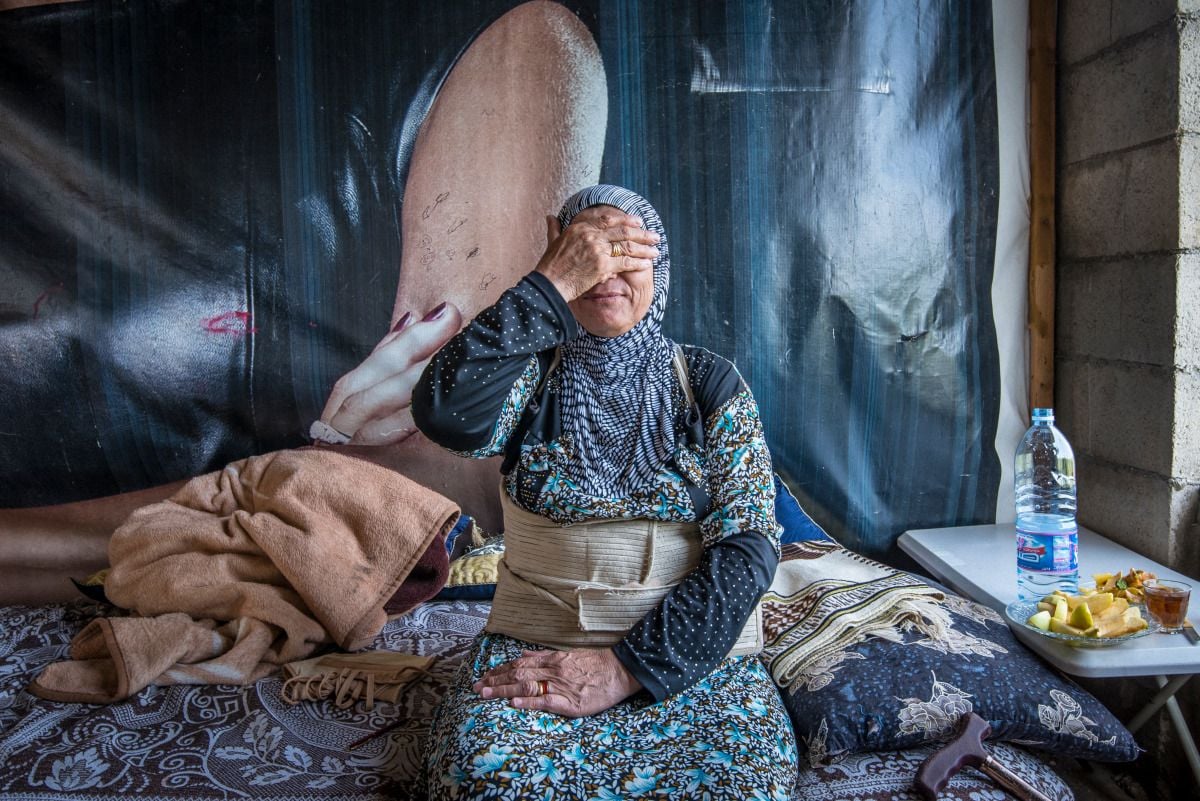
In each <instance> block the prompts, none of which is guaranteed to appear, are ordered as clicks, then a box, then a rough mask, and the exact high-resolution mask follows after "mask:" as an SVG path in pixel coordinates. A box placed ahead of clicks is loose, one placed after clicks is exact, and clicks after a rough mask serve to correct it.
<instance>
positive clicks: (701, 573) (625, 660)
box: [613, 532, 779, 701]
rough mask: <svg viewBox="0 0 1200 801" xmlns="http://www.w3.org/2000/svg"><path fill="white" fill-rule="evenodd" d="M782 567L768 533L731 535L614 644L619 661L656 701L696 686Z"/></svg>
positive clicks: (734, 639) (735, 636)
mask: <svg viewBox="0 0 1200 801" xmlns="http://www.w3.org/2000/svg"><path fill="white" fill-rule="evenodd" d="M778 563H779V558H778V556H776V553H775V548H774V545H773V544H772V543H771V542H770V540H768V539H767V538H766V537H764V536H762V535H761V534H757V533H755V532H742V533H739V534H734V535H732V536H730V537H727V538H726V539H724V540H722V541H721V542H720V543H718V544H717V545H715V546H713V547H712V548H709V549H708V550H707V551H705V552H704V555H703V556H702V557H701V560H700V564H699V565H698V566H697V567H696V568H695V569H694V570H693V571H692V572H691V573H689V574H688V575H687V576H686V577H685V578H684V580H683V581H681V582H680V583H679V584H678V585H676V586H675V588H674V589H672V590H671V592H669V593H668V594H667V596H666V597H665V598H663V600H662V602H661V603H660V604H659V605H658V607H656V608H655V609H654V610H652V611H651V612H649V613H648V614H647V615H646V616H645V617H644V618H642V620H641V621H639V622H638V624H637V625H635V626H634V627H633V628H632V629H631V630H630V631H629V633H628V634H627V635H626V636H625V638H624V639H623V640H621V642H619V643H617V645H616V646H614V648H613V651H614V653H615V654H616V656H617V659H619V660H620V661H621V664H623V665H624V666H625V669H626V670H628V671H629V672H630V674H632V675H633V677H634V678H635V679H637V681H639V682H640V683H641V684H642V686H643V687H645V688H646V689H647V690H648V691H649V692H650V694H651V695H652V696H654V699H655V700H656V701H661V700H663V699H664V698H667V697H669V696H671V695H674V694H675V693H677V692H679V691H680V690H683V689H686V688H687V687H690V686H691V685H693V684H695V683H696V682H697V681H699V680H700V679H701V678H703V677H704V676H706V675H708V674H709V673H711V672H712V671H713V669H714V668H716V666H717V665H718V664H719V663H720V662H721V660H722V659H724V658H725V656H726V655H727V654H728V653H729V651H730V649H731V648H733V645H734V643H735V642H737V639H738V635H740V634H741V632H742V629H743V627H744V626H745V625H746V621H747V620H748V619H749V617H750V614H751V613H752V612H753V611H754V607H755V605H756V604H757V603H758V601H759V599H761V598H762V595H763V593H765V592H766V591H767V589H768V588H769V587H770V586H771V580H772V579H773V578H774V576H775V567H776V565H777V564H778Z"/></svg>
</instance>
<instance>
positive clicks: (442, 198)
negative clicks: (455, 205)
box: [421, 192, 450, 220]
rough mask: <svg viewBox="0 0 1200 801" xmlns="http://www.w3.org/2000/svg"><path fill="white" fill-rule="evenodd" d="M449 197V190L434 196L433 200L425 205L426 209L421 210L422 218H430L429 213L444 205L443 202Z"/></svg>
mask: <svg viewBox="0 0 1200 801" xmlns="http://www.w3.org/2000/svg"><path fill="white" fill-rule="evenodd" d="M448 197H450V193H449V192H442V193H441V194H440V195H438V196H437V197H436V198H434V200H433V202H432V203H430V204H429V205H428V206H426V207H425V211H423V212H421V219H422V220H428V219H429V215H431V214H433V213H434V212H435V211H437V207H438V206H440V205H442V203H443V202H445V200H446V198H448Z"/></svg>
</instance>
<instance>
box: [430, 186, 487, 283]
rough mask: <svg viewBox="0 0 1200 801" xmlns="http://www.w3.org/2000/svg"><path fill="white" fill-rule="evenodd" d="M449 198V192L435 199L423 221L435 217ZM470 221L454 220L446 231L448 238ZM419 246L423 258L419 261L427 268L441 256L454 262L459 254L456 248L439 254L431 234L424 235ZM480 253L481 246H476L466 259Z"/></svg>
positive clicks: (466, 218) (460, 218)
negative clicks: (439, 208) (435, 213)
mask: <svg viewBox="0 0 1200 801" xmlns="http://www.w3.org/2000/svg"><path fill="white" fill-rule="evenodd" d="M449 198H450V192H449V191H446V192H442V193H441V194H439V195H438V196H437V197H435V198H434V200H433V202H432V203H430V204H429V205H428V206H426V207H425V210H424V211H423V212H421V219H423V220H428V219H429V218H430V217H432V216H433V214H434V212H436V211H437V210H438V207H439V206H441V205H442V204H443V203H445V202H446V201H447V200H448V199H449ZM469 219H470V218H469V217H458V218H456V219H455V220H453V221H452V222H451V223H450V226H449V227H448V228H447V229H446V236H452V235H453V234H454V233H455V232H457V231H458V229H460V228H462V227H463V226H464V225H466V224H467V221H468V220H469ZM417 245H418V248H419V250H420V251H421V257H420V259H419V261H420V262H421V264H422V265H424V266H425V267H429V266H430V265H431V264H433V262H435V261H437V259H438V257H439V256H440V257H441V258H442V259H444V260H446V261H454V258H455V257H456V256H457V255H458V253H459V251H458V249H456V248H446V249H445V250H444V251H441V252H440V253H439V252H438V251H437V250H435V249H434V242H433V237H432V236H430V235H429V234H424V235H422V236H421V238H420V240H419V241H418V243H417ZM478 253H479V246H478V245H476V246H475V247H474V248H473V249H472V250H471V251H470V252H469V253H467V255H466V258H467V259H470V258H471V257H473V256H476V255H478Z"/></svg>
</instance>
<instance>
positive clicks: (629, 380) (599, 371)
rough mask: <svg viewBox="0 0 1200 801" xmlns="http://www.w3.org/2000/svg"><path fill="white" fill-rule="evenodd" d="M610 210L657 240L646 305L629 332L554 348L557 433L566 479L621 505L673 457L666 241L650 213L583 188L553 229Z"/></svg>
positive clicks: (623, 192) (644, 206) (626, 198)
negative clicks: (634, 219) (563, 440)
mask: <svg viewBox="0 0 1200 801" xmlns="http://www.w3.org/2000/svg"><path fill="white" fill-rule="evenodd" d="M598 205H607V206H615V207H617V208H618V209H620V210H621V211H623V212H625V213H626V214H633V215H637V216H638V217H641V218H642V221H643V225H644V227H645V228H646V229H647V230H649V231H654V232H656V233H658V235H659V236H660V237H662V238H661V239H660V240H659V242H658V257H657V258H655V260H654V297H653V299H652V300H651V301H650V308H649V310H648V311H647V312H646V315H645V316H644V317H643V318H642V319H641V320H640V321H639V322H638V323H637V325H635V326H634V327H633V328H632V329H630V330H629V331H626V332H625V333H624V334H621V335H620V336H616V337H600V336H595V335H593V334H590V333H588V332H587V331H583V332H582V334H581V335H580V336H579V337H578V338H577V339H575V340H573V341H571V342H569V343H567V344H566V345H564V346H563V348H562V364H561V366H560V370H561V379H560V380H561V401H562V425H563V432H564V433H566V434H570V436H571V439H572V441H573V443H574V452H573V454H572V458H571V459H570V461H569V462H568V464H567V471H566V472H567V474H568V477H569V478H570V479H571V480H572V481H574V482H575V483H576V484H577V485H579V487H580V489H582V490H583V491H584V492H587V493H589V494H591V495H596V496H601V497H610V498H617V497H625V496H628V495H629V494H631V493H632V492H634V491H636V490H639V489H644V488H646V487H648V486H649V485H651V484H652V483H653V481H654V478H655V476H656V475H657V473H658V470H659V468H661V467H662V466H663V464H664V463H665V462H666V461H667V459H668V458H670V457H671V456H672V455H673V454H674V452H675V415H674V409H673V406H672V401H671V398H672V392H673V390H674V388H675V386H676V385H677V384H678V382H679V379H678V378H677V377H676V375H675V373H674V372H673V367H672V359H673V358H674V355H675V344H674V343H673V342H671V341H670V340H669V339H667V338H666V337H664V336H663V335H662V319H663V313H664V312H665V311H666V306H667V285H668V283H669V280H670V267H671V259H670V257H669V256H668V254H667V235H666V232H665V231H664V230H663V226H662V220H661V219H659V216H658V212H657V211H655V210H654V207H653V206H651V205H650V203H649V202H647V201H646V199H645V198H643V197H641V196H640V195H637V194H634V193H633V192H630V191H629V190H628V189H622V188H621V187H619V186H608V185H605V184H600V185H597V186H590V187H588V188H586V189H583V190H581V191H580V192H578V193H577V194H575V195H573V196H572V197H570V198H568V199H567V202H566V203H565V204H563V208H562V211H560V212H559V213H558V221H559V223H560V224H561V225H562V226H563V228H566V227H567V225H569V224H570V222H571V220H572V219H573V218H574V217H575V215H576V214H578V213H579V212H581V211H583V210H584V209H586V208H588V207H590V206H598Z"/></svg>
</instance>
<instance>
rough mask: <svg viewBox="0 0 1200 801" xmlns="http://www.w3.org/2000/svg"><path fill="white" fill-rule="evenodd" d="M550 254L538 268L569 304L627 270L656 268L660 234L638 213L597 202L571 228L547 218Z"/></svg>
mask: <svg viewBox="0 0 1200 801" xmlns="http://www.w3.org/2000/svg"><path fill="white" fill-rule="evenodd" d="M546 226H547V231H546V239H547V242H548V244H547V247H546V252H545V253H544V254H543V255H542V258H541V260H540V261H538V265H537V268H536V270H535V271H536V272H539V273H541V274H542V275H544V276H546V277H547V278H549V279H550V281H551V283H553V284H554V286H555V287H556V288H557V289H558V291H559V292H560V293H561V294H562V296H563V298H564V299H566V301H567V302H568V303H569V302H571V301H573V300H575V299H576V298H578V297H579V296H580V295H582V294H584V293H585V292H587V291H588V290H589V289H591V288H592V287H594V286H596V285H597V284H601V283H604V282H605V281H607V280H609V279H610V278H613V277H614V276H617V275H620V274H621V273H624V272H630V271H637V270H647V271H649V270H650V269H652V268H653V266H654V259H655V257H656V256H657V255H658V249H657V248H656V247H655V245H656V244H658V240H659V236H658V234H657V233H654V232H653V231H647V230H646V229H645V228H643V227H642V221H641V219H639V218H638V217H634V216H632V215H629V214H625V213H624V212H622V211H621V210H620V209H617V208H614V207H612V206H593V207H591V208H588V209H584V210H583V211H581V212H579V214H577V215H575V217H574V218H573V219H572V220H571V224H570V225H568V226H567V228H566V230H562V229H560V228H559V224H558V220H557V219H555V218H554V217H547V218H546Z"/></svg>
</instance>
